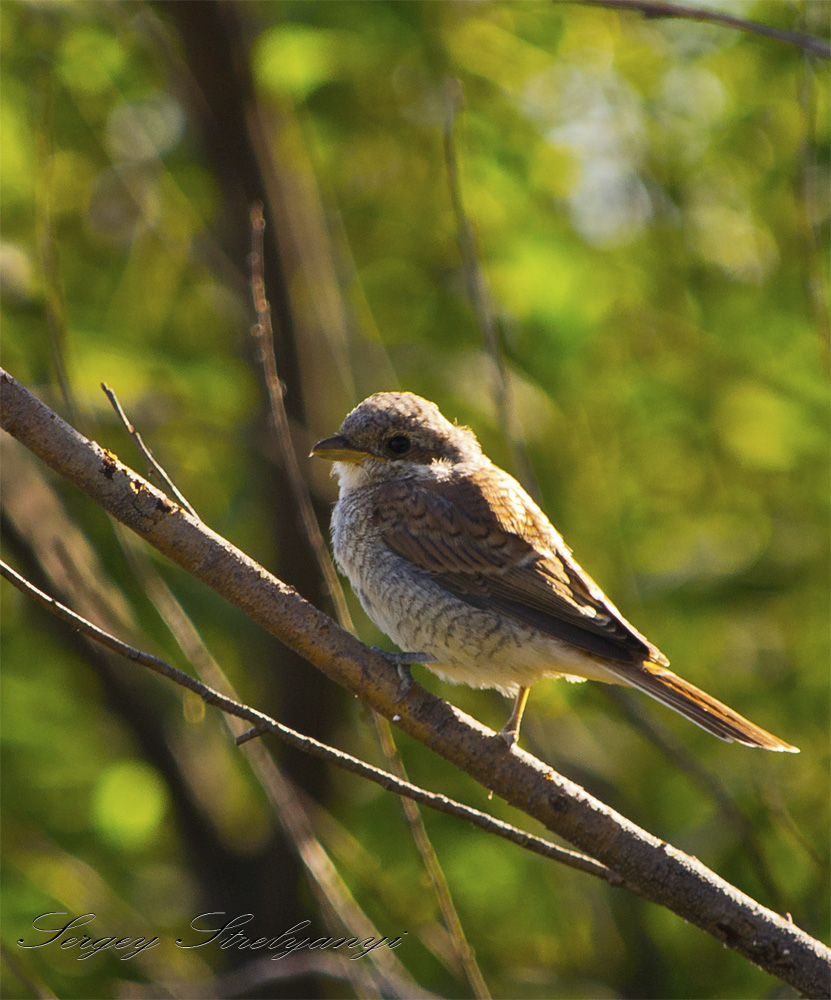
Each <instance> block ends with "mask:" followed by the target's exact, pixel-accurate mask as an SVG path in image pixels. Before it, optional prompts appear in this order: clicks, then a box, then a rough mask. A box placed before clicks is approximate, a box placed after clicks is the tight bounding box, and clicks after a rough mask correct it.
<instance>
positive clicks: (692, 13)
mask: <svg viewBox="0 0 831 1000" xmlns="http://www.w3.org/2000/svg"><path fill="white" fill-rule="evenodd" d="M557 2H560V0H557ZM576 2H578V3H582V4H586V5H589V4H590V5H592V6H594V7H608V8H610V9H612V10H634V11H638V12H640V13H641V14H643V15H644V16H645V17H678V18H684V19H685V20H687V21H702V22H704V23H706V24H718V25H721V26H722V27H724V28H735V29H736V30H737V31H746V32H748V33H749V34H751V35H761V36H763V37H764V38H772V39H774V40H775V41H777V42H784V43H785V45H795V46H796V47H797V48H799V49H802V50H803V52H807V53H809V54H810V55H814V56H819V57H820V58H822V59H831V45H829V43H828V42H826V41H825V40H824V39H822V38H817V37H816V36H815V35H807V34H805V33H804V32H800V31H787V30H785V29H784V28H772V27H770V25H767V24H760V23H759V22H758V21H749V20H748V19H747V18H744V17H736V16H735V15H734V14H725V13H723V12H722V11H720V10H709V9H708V8H707V7H695V6H693V5H692V4H687V3H667V2H665V0H576Z"/></svg>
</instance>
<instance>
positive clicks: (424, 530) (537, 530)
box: [310, 392, 799, 753]
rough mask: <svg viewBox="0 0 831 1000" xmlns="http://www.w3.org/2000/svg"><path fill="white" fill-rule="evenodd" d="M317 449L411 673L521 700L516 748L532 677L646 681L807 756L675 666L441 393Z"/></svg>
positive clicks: (367, 588) (401, 663) (660, 693)
mask: <svg viewBox="0 0 831 1000" xmlns="http://www.w3.org/2000/svg"><path fill="white" fill-rule="evenodd" d="M313 456H314V457H317V458H321V459H327V460H328V461H331V462H332V463H333V474H334V475H336V476H337V479H338V481H339V493H338V500H337V502H336V504H335V507H334V509H333V512H332V518H331V536H332V546H333V550H334V556H335V562H336V564H337V566H338V568H339V570H340V571H341V572H342V573H343V575H344V576H346V577H347V578H348V580H349V582H350V584H351V586H352V588H353V590H354V591H355V593H356V595H357V597H358V599H359V600H360V602H361V604H362V606H363V608H364V610H365V611H366V613H367V614H368V615H369V617H370V618H371V619H372V621H373V622H374V623H375V624H376V625H377V626H378V628H379V629H381V631H383V632H384V633H385V634H386V635H387V636H389V638H391V639H392V640H393V641H394V642H395V643H396V644H397V645H398V646H399V648H400V649H401V652H400V653H396V654H387V655H389V656H390V657H391V660H392V662H393V663H395V665H396V667H397V669H398V670H399V672H400V673H401V676H402V678H404V679H405V681H406V683H407V684H409V682H410V675H409V669H408V666H407V665H408V664H410V663H423V664H424V665H425V666H427V667H428V669H430V670H431V671H433V672H434V673H436V674H437V675H438V676H439V677H441V678H443V679H445V680H448V681H450V682H452V683H456V684H466V685H468V686H470V687H474V688H492V689H495V690H497V691H499V692H501V693H502V694H503V695H506V696H508V697H513V698H514V704H513V709H512V711H511V714H510V717H509V719H508V721H507V722H506V723H505V725H504V726H503V727H502V729H501V730H500V732H499V733H498V734H497V735H498V736H499V737H500V738H501V739H503V740H504V742H505V743H506V744H507V746H508V747H509V748H511V747H513V746H514V744H515V743H516V742H517V740H518V738H519V731H520V724H521V720H522V715H523V712H524V710H525V705H526V702H527V699H528V692H529V688H530V687H531V685H532V684H534V683H535V682H537V681H539V680H541V679H543V678H549V677H564V678H566V679H567V680H570V681H583V680H595V681H601V682H605V683H608V684H618V685H624V686H628V687H632V688H636V689H638V690H639V691H642V692H644V693H645V694H647V695H649V696H650V697H652V698H654V699H656V700H657V701H659V702H662V703H663V704H664V705H666V706H668V707H669V708H671V709H674V710H675V711H676V712H679V713H680V714H681V715H683V716H685V717H686V718H687V719H689V720H690V721H692V722H694V723H696V724H697V725H698V726H700V727H701V728H702V729H705V730H706V731H707V732H709V733H712V734H713V735H714V736H717V737H719V738H720V739H722V740H725V741H726V742H736V743H740V744H744V745H745V746H751V747H763V748H764V749H766V750H778V751H786V752H791V753H798V752H799V751H798V749H797V748H796V747H794V746H791V744H789V743H786V742H785V741H784V740H781V739H779V738H778V737H776V736H774V735H772V734H771V733H769V732H767V731H766V730H764V729H762V728H761V727H759V726H757V725H754V723H752V722H750V721H748V720H747V719H745V718H744V717H743V716H741V715H739V713H738V712H735V711H733V709H731V708H728V707H727V705H724V704H723V703H722V702H720V701H718V700H716V699H715V698H713V697H712V696H711V695H709V694H707V693H706V692H704V691H702V690H701V689H700V688H697V687H695V686H694V685H693V684H690V683H689V682H688V681H685V680H683V679H682V678H681V677H679V676H677V675H676V674H674V673H673V672H672V671H671V670H670V669H669V660H667V658H666V656H664V654H663V653H662V652H661V651H660V650H659V649H658V648H657V647H656V646H654V645H653V644H652V643H651V642H650V641H649V640H648V639H647V638H646V637H645V636H644V635H642V634H641V633H640V632H639V631H638V630H637V629H636V628H635V627H634V626H633V625H632V624H630V623H629V622H628V621H627V620H626V619H625V618H624V617H623V615H622V614H621V613H620V611H618V609H617V608H616V607H615V605H614V604H612V602H611V601H610V600H609V598H608V597H606V595H605V594H604V593H603V591H602V590H601V589H600V587H598V585H597V584H596V583H595V582H594V580H593V579H592V578H591V577H590V576H589V575H588V574H587V573H586V572H585V571H584V570H583V569H582V568H581V567H580V566H579V565H578V564H577V562H576V561H575V559H574V557H573V555H572V553H571V549H569V548H568V546H567V545H566V544H565V542H564V541H563V538H562V537H561V535H560V534H559V532H558V531H557V530H556V529H555V528H554V526H553V525H552V524H551V522H550V521H549V520H548V518H547V517H546V515H545V514H544V513H543V511H542V510H541V509H540V508H539V507H538V506H537V504H536V503H535V502H534V501H533V500H532V499H531V497H530V496H529V495H528V493H526V491H525V490H524V489H523V488H522V486H521V485H520V484H519V483H518V482H517V481H516V480H515V479H514V478H513V477H512V476H510V475H509V474H508V473H507V472H505V471H503V470H502V469H500V468H499V467H498V466H496V465H495V464H494V463H493V462H491V461H490V459H488V458H487V456H486V455H485V454H484V453H483V452H482V448H481V446H480V445H479V442H478V440H477V438H476V435H475V434H474V433H473V431H472V430H471V429H470V428H468V427H464V426H459V425H458V424H455V423H451V422H450V421H449V420H447V419H446V418H445V417H444V416H443V415H442V414H441V412H440V410H439V408H438V406H436V404H435V403H432V402H430V401H429V400H427V399H424V398H422V397H421V396H417V395H415V394H414V393H411V392H378V393H375V394H374V395H371V396H369V397H368V398H367V399H365V400H363V402H361V403H359V404H358V406H356V407H355V408H354V409H353V410H352V411H351V412H350V413H348V414H347V415H346V417H345V418H344V420H343V423H342V424H341V427H340V429H339V431H338V432H337V433H336V434H335V435H333V436H332V437H328V438H324V439H323V440H322V441H319V442H318V443H317V444H316V445H315V446H314V448H313V449H312V451H311V455H310V457H313ZM404 696H406V688H405V690H404V693H403V694H402V697H404Z"/></svg>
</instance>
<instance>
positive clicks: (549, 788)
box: [0, 369, 831, 997]
mask: <svg viewBox="0 0 831 1000" xmlns="http://www.w3.org/2000/svg"><path fill="white" fill-rule="evenodd" d="M0 425H2V427H3V428H4V429H5V430H7V431H8V432H9V433H10V434H12V435H13V436H14V437H16V438H17V439H18V440H19V441H21V443H23V444H24V445H26V447H28V448H29V449H30V450H31V451H32V452H34V454H36V455H37V456H38V457H39V458H40V459H41V460H42V461H44V462H45V463H46V464H47V465H49V466H50V467H51V468H52V469H54V470H55V471H56V472H58V473H60V474H61V475H63V476H65V477H66V478H67V479H69V480H70V481H71V482H73V483H74V484H75V485H76V486H78V487H79V488H80V489H81V490H83V492H84V493H86V494H87V496H89V497H90V498H91V499H92V500H94V501H95V502H96V503H98V504H100V505H101V506H102V507H103V508H104V509H105V510H107V511H109V513H110V514H112V516H113V517H115V518H117V519H118V520H119V521H121V522H122V523H123V524H125V525H126V526H127V527H129V528H131V529H132V530H133V531H135V532H136V533H137V534H139V535H140V536H141V537H143V538H144V539H145V541H147V542H148V543H149V544H151V545H153V546H154V547H155V548H156V549H158V550H159V551H160V552H162V553H163V554H165V555H166V556H168V557H169V558H170V559H172V560H173V561H174V562H176V563H177V564H178V565H180V566H182V567H183V568H184V569H186V570H187V571H188V572H190V573H192V574H193V575H194V576H196V577H197V578H198V579H200V580H202V581H203V582H204V583H206V584H207V585H208V586H210V587H212V588H213V589H214V590H215V591H216V592H217V593H219V594H221V595H222V596H223V597H225V598H226V599H227V600H229V601H230V602H231V603H233V604H235V605H236V606H237V607H238V608H240V609H241V610H242V611H243V612H245V614H247V615H249V617H251V618H252V619H253V620H254V621H256V622H257V623H258V624H260V625H261V626H262V627H263V628H265V629H267V630H268V631H269V632H270V633H271V634H272V635H274V636H276V637H277V638H278V639H280V640H281V641H282V642H284V643H285V644H286V645H287V646H290V647H291V648H292V649H294V650H295V651H296V652H298V653H299V654H300V655H301V656H303V657H304V658H305V659H306V660H308V662H309V663H311V664H312V665H313V666H315V667H317V668H318V669H319V670H320V671H322V672H323V673H324V674H326V675H327V676H328V677H329V678H331V679H332V680H334V681H335V682H336V683H338V684H341V685H342V686H343V687H345V688H347V689H348V690H350V691H352V692H353V693H355V694H356V695H358V696H359V697H360V698H362V699H363V700H364V701H365V702H366V703H367V704H368V705H370V706H371V707H372V708H374V709H375V710H376V711H377V712H380V713H381V714H382V715H384V716H386V717H387V718H388V719H391V720H392V721H393V722H394V723H395V724H396V725H398V726H399V727H400V728H401V729H403V730H404V731H406V732H407V733H409V734H410V735H411V736H412V737H413V738H415V739H417V740H419V742H421V743H424V744H425V745H426V746H428V747H430V748H431V749H432V750H435V751H436V753H438V754H440V755H441V756H442V757H445V758H446V759H447V760H449V761H451V762H452V763H454V764H455V765H456V766H458V767H460V768H461V769H462V770H464V771H466V772H467V773H468V774H470V775H471V776H472V777H473V778H475V779H476V780H477V781H479V782H480V783H481V784H482V785H484V786H485V787H486V788H488V789H491V790H492V791H493V792H495V793H496V794H497V795H499V796H500V797H501V798H503V799H504V800H505V801H506V802H509V803H510V804H511V805H513V806H515V807H516V808H518V809H520V810H522V811H523V812H525V813H527V814H528V815H529V816H533V817H534V818H535V819H537V820H539V821H540V822H541V823H543V824H544V825H545V826H546V827H547V828H548V829H549V830H551V831H553V832H554V833H556V834H558V835H559V836H561V837H563V838H564V839H566V840H568V841H569V842H570V843H572V844H574V845H575V846H576V847H578V848H580V849H581V850H584V851H586V852H587V853H589V854H591V855H592V856H593V857H595V858H597V859H598V860H599V861H602V862H603V863H604V864H606V865H608V867H610V868H611V869H612V870H614V871H616V872H617V873H618V874H619V875H621V876H622V877H623V879H624V880H625V881H626V884H627V887H628V888H631V889H632V890H633V891H634V892H636V893H637V894H638V895H640V896H642V897H643V898H645V899H649V900H651V901H652V902H655V903H658V904H660V905H662V906H665V907H667V908H668V909H670V910H672V911H673V912H675V913H677V914H678V915H679V916H681V917H683V918H684V919H685V920H688V921H689V922H690V923H694V924H696V925H697V926H699V927H701V928H702V929H703V930H705V931H707V933H709V934H711V935H713V936H714V937H715V938H717V939H718V940H719V941H721V942H723V943H724V944H726V945H728V946H729V947H731V948H733V949H735V950H736V951H738V952H739V953H740V954H742V955H744V956H745V957H746V958H748V959H749V960H750V961H752V962H754V963H755V964H757V965H759V966H760V967H762V968H763V969H765V970H766V971H768V972H770V973H771V974H773V975H775V976H778V977H779V978H780V979H783V980H785V981H786V982H788V983H790V984H791V985H793V986H794V987H795V988H796V989H798V990H800V991H801V992H802V993H803V994H804V995H806V996H812V997H826V996H829V981H830V979H831V971H830V970H831V951H829V949H828V948H826V947H825V946H824V945H823V944H822V943H821V942H819V941H816V940H815V939H813V938H811V937H810V936H809V935H808V934H806V933H805V932H804V931H802V930H800V929H799V928H798V927H796V926H795V925H794V924H793V923H791V922H790V921H789V920H787V919H785V918H784V917H781V916H779V915H778V914H776V913H773V912H772V911H771V910H768V909H766V908H765V907H763V906H760V905H759V904H758V903H757V902H756V901H755V900H753V899H751V898H750V897H749V896H747V895H745V894H744V893H742V892H740V891H739V890H738V889H736V888H735V887H734V886H732V885H730V884H729V883H727V882H725V881H724V880H723V879H721V878H719V877H718V876H717V875H716V874H714V873H713V872H712V871H710V870H709V869H708V868H706V867H705V866H704V865H703V864H701V862H699V861H698V860H697V859H695V858H692V857H689V856H687V855H685V854H683V853H682V852H681V851H678V850H676V849H675V848H673V847H671V846H670V845H669V844H667V843H665V842H664V841H662V840H659V839H658V838H657V837H653V836H652V835H651V834H649V833H647V832H646V831H645V830H642V829H640V828H639V827H637V826H636V825H635V824H634V823H631V822H630V821H629V820H627V819H626V818H625V817H624V816H621V815H620V814H619V813H616V812H615V811H614V810H612V809H610V808H609V807H608V806H606V805H604V804H603V803H602V802H600V801H599V800H597V799H595V798H593V797H592V796H590V795H588V794H587V793H586V792H585V791H584V790H583V789H582V788H580V787H579V786H578V785H576V784H574V783H573V782H571V781H569V780H568V779H567V778H564V777H563V776H561V775H559V774H557V773H556V772H555V771H553V770H552V769H551V768H550V767H548V766H547V765H546V764H544V763H543V762H542V761H539V760H537V759H536V758H535V757H532V756H531V755H530V754H528V753H526V752H524V751H522V750H517V749H514V750H513V751H511V752H506V751H505V748H504V744H503V743H501V741H499V740H494V739H493V738H492V737H493V733H492V732H491V731H490V730H489V729H487V728H485V727H484V726H482V725H480V724H479V723H478V722H476V721H475V720H474V719H471V718H470V717H469V716H467V715H465V714H464V713H462V712H460V711H459V710H458V709H456V708H454V707H453V706H451V705H449V704H448V703H447V702H444V701H442V700H441V699H439V698H436V697H435V696H434V695H432V694H430V693H429V692H428V691H426V690H425V689H424V688H422V687H421V686H420V685H418V684H413V685H412V687H411V688H410V691H409V693H408V695H407V697H406V698H405V699H404V700H403V701H400V702H399V701H396V698H397V697H398V694H399V687H400V685H399V680H398V676H397V674H396V673H395V672H394V671H392V670H390V669H389V666H388V664H387V662H386V661H385V660H384V658H383V657H382V656H380V655H379V654H377V653H375V652H373V651H372V650H370V649H369V648H367V647H366V646H364V645H363V644H362V643H361V642H359V641H358V640H357V639H356V638H355V637H354V636H352V635H350V634H349V633H348V632H345V631H344V630H343V629H342V628H340V627H339V626H338V625H337V624H336V623H335V622H334V621H332V619H331V618H329V617H328V616H327V615H325V614H323V612H321V611H319V610H318V609H317V608H315V607H313V606H312V605H311V604H309V603H308V602H307V601H305V600H304V599H303V598H302V597H300V595H299V594H298V593H297V592H296V591H295V590H294V589H293V588H292V587H290V586H288V585H287V584H285V583H283V582H282V581H280V580H278V579H276V578H275V577H273V576H272V575H271V574H270V573H268V572H267V570H265V569H263V567H262V566H260V565H258V564H257V563H256V562H254V560H253V559H251V558H249V557H248V556H246V555H245V554H244V553H243V552H240V551H239V549H236V548H234V546H232V545H231V544H230V543H229V542H227V541H225V539H223V538H221V537H220V536H219V535H217V534H216V533H214V532H213V531H211V530H210V529H209V528H207V527H206V526H205V525H204V524H202V523H201V522H199V521H197V520H195V519H194V518H192V517H191V516H190V515H189V514H188V513H187V512H186V511H185V510H183V509H182V508H181V507H179V506H178V505H177V504H175V503H173V502H172V501H170V500H169V499H168V498H167V497H165V496H164V495H163V494H162V493H160V492H159V491H158V490H156V489H155V488H154V487H153V486H151V485H150V484H149V483H147V482H146V481H145V480H143V479H142V478H141V477H140V476H138V475H137V474H136V473H135V472H133V471H132V470H131V469H129V468H127V467H126V466H125V465H123V464H122V463H121V462H120V461H119V460H118V458H117V457H116V456H115V455H113V454H112V453H111V452H108V451H106V450H105V449H104V448H102V447H101V446H100V445H98V444H96V443H95V442H92V441H89V440H87V439H86V438H85V437H83V435H81V434H79V433H78V432H77V431H76V430H74V429H73V428H72V427H70V426H69V424H67V423H66V422H65V421H63V420H61V418H60V417H58V415H57V414H55V413H53V412H52V411H51V410H50V409H49V408H48V407H47V406H45V405H44V404H43V403H42V402H41V401H40V400H38V399H37V398H36V397H35V396H33V395H32V393H30V392H29V391H28V390H27V389H26V388H25V387H24V386H22V385H21V384H20V383H19V382H17V381H16V380H15V379H13V378H12V377H11V376H10V375H8V374H7V373H6V372H4V371H2V369H0Z"/></svg>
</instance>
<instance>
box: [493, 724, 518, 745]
mask: <svg viewBox="0 0 831 1000" xmlns="http://www.w3.org/2000/svg"><path fill="white" fill-rule="evenodd" d="M495 739H497V740H501V741H502V742H503V743H504V744H505V746H506V747H507V748H508V749H509V750H511V749H512V748H513V747H514V746H515V745H516V741H517V740H518V739H519V733H518V732H517V731H516V729H509V728H508V726H503V727H502V728H501V729H500V730H499V732H498V733H497V734H496V737H495Z"/></svg>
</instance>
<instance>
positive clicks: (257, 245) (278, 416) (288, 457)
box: [250, 202, 354, 631]
mask: <svg viewBox="0 0 831 1000" xmlns="http://www.w3.org/2000/svg"><path fill="white" fill-rule="evenodd" d="M264 232H265V219H264V218H263V206H262V202H258V203H257V204H256V205H254V207H253V208H252V209H251V258H250V260H251V292H252V296H253V299H254V310H255V312H256V313H257V322H256V324H255V325H254V326H253V327H252V329H251V332H252V334H253V335H254V337H255V338H256V340H257V343H258V344H259V347H260V357H261V360H262V365H263V372H264V373H265V382H266V388H267V389H268V399H269V405H270V407H271V416H272V419H273V421H274V429H275V431H276V433H277V440H278V443H279V445H280V451H281V453H282V455H283V460H284V461H285V463H286V474H287V475H288V478H289V483H290V484H291V490H292V493H293V494H294V501H295V503H296V504H297V509H298V510H299V511H300V516H301V518H302V520H303V528H304V530H305V532H306V536H307V537H308V539H309V542H310V544H311V546H312V551H313V552H314V555H315V559H316V560H317V563H318V565H319V566H320V569H321V572H322V573H323V579H324V581H325V583H326V589H327V591H328V593H329V597H330V598H331V601H332V604H333V605H334V607H335V611H336V613H337V617H338V620H339V621H340V623H341V624H342V625H343V627H344V628H347V629H349V630H350V631H353V629H354V626H353V625H352V617H351V616H350V614H349V607H348V606H347V604H346V598H345V597H344V596H343V589H342V587H341V585H340V580H338V574H337V573H336V572H335V567H334V564H333V563H332V557H331V556H330V555H329V550H328V549H327V548H326V543H325V542H324V540H323V535H322V534H321V531H320V525H319V524H318V523H317V518H316V517H315V512H314V508H313V507H312V501H311V498H310V497H309V491H308V490H307V489H306V484H305V481H304V479H303V474H302V472H301V471H300V466H299V464H298V462H297V452H296V451H295V450H294V445H293V444H292V441H291V429H290V428H289V418H288V415H287V414H286V407H285V403H284V402H283V383H282V382H281V381H280V376H279V374H278V372H277V361H276V359H275V357H274V330H273V329H272V325H271V306H270V305H269V303H268V299H267V298H266V293H265V276H264V264H265V262H264V258H263V233H264Z"/></svg>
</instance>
